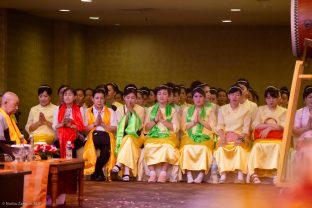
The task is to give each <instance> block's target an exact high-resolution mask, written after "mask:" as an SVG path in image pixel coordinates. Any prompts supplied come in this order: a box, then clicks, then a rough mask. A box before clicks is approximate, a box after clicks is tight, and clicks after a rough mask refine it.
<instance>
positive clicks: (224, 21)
mask: <svg viewBox="0 0 312 208" xmlns="http://www.w3.org/2000/svg"><path fill="white" fill-rule="evenodd" d="M222 22H223V23H231V22H232V20H222Z"/></svg>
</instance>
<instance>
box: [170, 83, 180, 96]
mask: <svg viewBox="0 0 312 208" xmlns="http://www.w3.org/2000/svg"><path fill="white" fill-rule="evenodd" d="M172 92H173V94H175V93H178V95H180V94H181V88H180V87H179V86H178V85H175V86H174V88H173V91H172Z"/></svg>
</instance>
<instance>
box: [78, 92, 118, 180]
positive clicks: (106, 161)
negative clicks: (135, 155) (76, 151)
mask: <svg viewBox="0 0 312 208" xmlns="http://www.w3.org/2000/svg"><path fill="white" fill-rule="evenodd" d="M106 95H107V88H106V87H102V88H98V89H95V90H94V91H93V106H92V107H90V108H88V110H87V126H86V130H87V131H89V133H88V136H87V137H88V139H87V142H86V144H85V146H84V153H83V159H84V160H85V170H84V173H85V175H91V180H96V181H103V180H105V177H104V174H103V167H104V166H105V167H106V169H107V170H108V171H111V170H112V168H113V166H114V165H115V163H116V157H115V154H114V150H115V146H116V144H115V143H116V142H115V137H114V135H113V134H114V133H115V132H116V129H117V119H116V114H115V112H114V111H113V110H112V109H111V108H108V107H106V106H105V105H104V103H105V97H106ZM96 149H99V150H100V156H99V157H97V155H96Z"/></svg>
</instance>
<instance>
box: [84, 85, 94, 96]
mask: <svg viewBox="0 0 312 208" xmlns="http://www.w3.org/2000/svg"><path fill="white" fill-rule="evenodd" d="M88 90H90V91H91V92H92V94H93V89H91V88H89V87H88V88H86V89H85V90H84V94H86V92H87V91H88Z"/></svg>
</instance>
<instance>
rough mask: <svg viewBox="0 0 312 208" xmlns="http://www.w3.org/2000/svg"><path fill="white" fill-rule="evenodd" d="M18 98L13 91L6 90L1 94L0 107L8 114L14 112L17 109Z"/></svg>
mask: <svg viewBox="0 0 312 208" xmlns="http://www.w3.org/2000/svg"><path fill="white" fill-rule="evenodd" d="M18 104H19V99H18V96H17V94H15V93H14V92H10V91H8V92H6V93H4V94H3V95H2V101H1V108H2V109H3V110H4V111H5V112H6V113H7V114H8V115H11V114H14V113H16V111H17V110H18Z"/></svg>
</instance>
